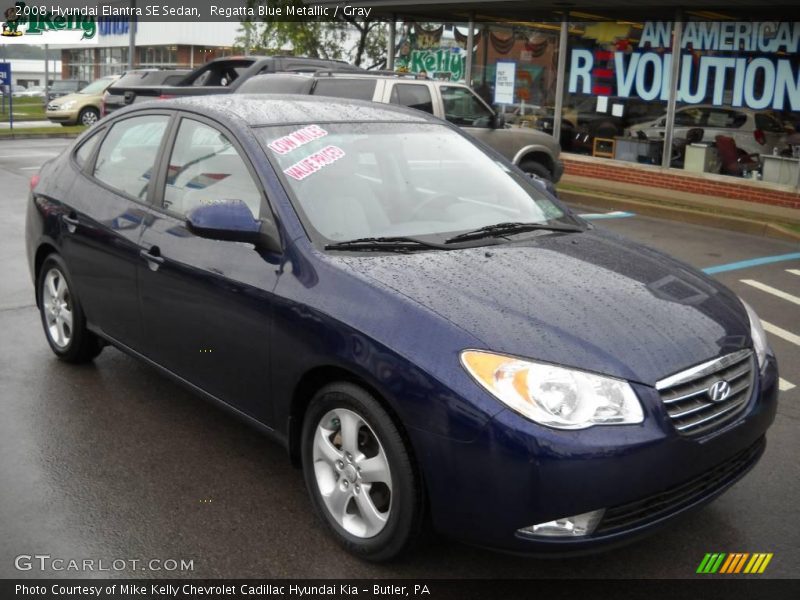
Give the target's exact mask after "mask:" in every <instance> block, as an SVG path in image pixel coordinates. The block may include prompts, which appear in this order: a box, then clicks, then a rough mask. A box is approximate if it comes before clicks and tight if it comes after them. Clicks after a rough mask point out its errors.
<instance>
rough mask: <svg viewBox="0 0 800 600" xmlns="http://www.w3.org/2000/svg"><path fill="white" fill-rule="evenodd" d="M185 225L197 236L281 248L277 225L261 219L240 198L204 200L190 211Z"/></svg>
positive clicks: (273, 250)
mask: <svg viewBox="0 0 800 600" xmlns="http://www.w3.org/2000/svg"><path fill="white" fill-rule="evenodd" d="M186 227H187V229H188V230H189V231H191V232H192V233H193V234H195V235H196V236H198V237H203V238H207V239H211V240H222V241H226V242H248V243H251V244H255V245H256V246H259V247H262V248H264V249H266V250H270V251H272V252H280V250H281V245H280V238H279V235H278V229H277V228H276V227H275V225H274V224H273V223H272V222H271V221H267V220H263V221H260V220H258V219H256V218H255V217H254V216H253V213H252V212H250V208H249V207H248V206H247V204H245V203H244V202H242V201H241V200H226V201H224V202H217V203H214V204H203V205H201V206H198V207H196V208H193V209H192V210H190V211H189V213H188V215H187V216H186Z"/></svg>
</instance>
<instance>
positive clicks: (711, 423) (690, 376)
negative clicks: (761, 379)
mask: <svg viewBox="0 0 800 600" xmlns="http://www.w3.org/2000/svg"><path fill="white" fill-rule="evenodd" d="M755 372H756V370H755V361H754V359H753V353H752V352H751V351H750V350H740V351H739V352H735V353H734V354H728V355H727V356H723V357H722V358H717V359H714V360H712V361H709V362H707V363H703V364H702V365H698V366H696V367H692V368H691V369H688V370H686V371H683V372H681V373H677V374H675V375H672V376H670V377H667V378H666V379H662V380H661V381H659V382H658V383H656V389H657V390H658V392H659V394H661V401H662V402H663V403H664V407H665V408H666V410H667V414H668V415H669V417H670V419H671V420H672V424H673V425H674V426H675V429H677V430H678V433H680V434H682V435H687V436H698V435H703V434H705V433H708V432H709V431H711V430H714V429H717V428H719V427H721V426H722V425H724V424H725V423H727V422H729V421H731V420H732V419H734V418H735V417H736V415H738V414H739V413H740V412H741V411H742V410H744V408H745V406H747V401H748V400H749V398H750V392H751V390H752V388H753V378H754V376H755ZM718 382H724V383H725V384H727V388H728V392H727V395H724V397H721V394H718V396H717V397H716V398H714V394H713V391H712V387H713V386H714V384H717V383H718ZM724 387H725V385H723V384H721V385H718V386H717V388H715V391H719V389H720V388H724Z"/></svg>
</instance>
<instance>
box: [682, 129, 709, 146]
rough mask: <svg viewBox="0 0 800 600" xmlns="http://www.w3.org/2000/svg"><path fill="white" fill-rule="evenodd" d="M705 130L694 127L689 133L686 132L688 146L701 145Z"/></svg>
mask: <svg viewBox="0 0 800 600" xmlns="http://www.w3.org/2000/svg"><path fill="white" fill-rule="evenodd" d="M705 133H706V132H705V130H704V129H703V128H702V127H692V128H691V129H690V130H689V131H687V132H686V143H687V144H699V143H700V142H702V141H703V136H704V135H705Z"/></svg>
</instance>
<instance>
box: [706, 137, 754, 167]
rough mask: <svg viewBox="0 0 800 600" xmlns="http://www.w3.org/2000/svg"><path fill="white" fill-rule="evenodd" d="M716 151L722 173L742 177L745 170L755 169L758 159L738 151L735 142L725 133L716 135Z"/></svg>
mask: <svg viewBox="0 0 800 600" xmlns="http://www.w3.org/2000/svg"><path fill="white" fill-rule="evenodd" d="M716 142H717V143H716V145H717V152H718V153H719V158H720V161H721V163H722V168H721V173H722V174H723V175H734V176H736V177H742V176H743V175H744V174H745V172H749V171H752V170H754V169H757V168H758V166H759V163H758V161H755V160H753V156H754V155H751V154H745V153H740V152H739V149H738V148H737V147H736V142H735V141H734V140H733V138H732V137H728V136H727V135H718V136H717V137H716Z"/></svg>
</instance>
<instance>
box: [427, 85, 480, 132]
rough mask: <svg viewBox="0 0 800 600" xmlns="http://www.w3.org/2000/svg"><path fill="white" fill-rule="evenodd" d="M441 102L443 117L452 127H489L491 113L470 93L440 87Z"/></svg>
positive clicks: (467, 89)
mask: <svg viewBox="0 0 800 600" xmlns="http://www.w3.org/2000/svg"><path fill="white" fill-rule="evenodd" d="M440 89H441V90H442V102H443V103H444V117H445V119H447V120H448V121H450V122H451V123H453V124H454V125H459V126H462V127H489V126H490V124H491V122H492V113H491V111H490V110H489V109H488V108H487V107H486V105H485V104H484V103H483V102H481V101H480V100H479V99H478V97H477V96H476V95H475V94H473V93H472V90H470V89H469V88H464V87H450V86H442V87H441V88H440Z"/></svg>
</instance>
